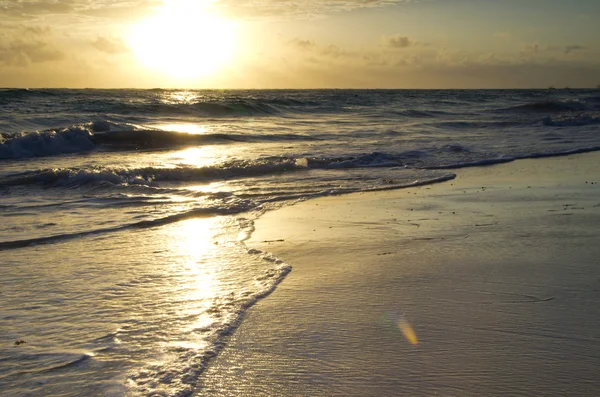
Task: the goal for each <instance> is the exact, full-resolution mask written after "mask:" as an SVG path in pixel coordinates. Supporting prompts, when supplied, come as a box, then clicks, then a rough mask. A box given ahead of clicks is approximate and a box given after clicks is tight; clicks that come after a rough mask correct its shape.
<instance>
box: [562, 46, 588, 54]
mask: <svg viewBox="0 0 600 397" xmlns="http://www.w3.org/2000/svg"><path fill="white" fill-rule="evenodd" d="M585 49H586V47H584V46H582V45H577V44H576V45H568V46H566V47H565V54H570V53H572V52H575V51H581V50H585Z"/></svg>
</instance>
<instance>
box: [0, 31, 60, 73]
mask: <svg viewBox="0 0 600 397" xmlns="http://www.w3.org/2000/svg"><path fill="white" fill-rule="evenodd" d="M3 37H4V40H2V41H1V42H0V62H1V63H4V64H7V65H13V66H27V65H28V64H29V63H44V62H52V61H60V60H63V59H64V58H65V54H64V52H63V51H61V50H60V49H59V47H58V45H57V44H56V43H55V42H54V39H53V32H52V30H51V29H50V28H47V27H36V26H28V27H23V26H21V27H20V29H18V30H17V31H15V32H14V33H13V35H12V36H9V37H8V38H6V37H7V36H6V35H4V36H3Z"/></svg>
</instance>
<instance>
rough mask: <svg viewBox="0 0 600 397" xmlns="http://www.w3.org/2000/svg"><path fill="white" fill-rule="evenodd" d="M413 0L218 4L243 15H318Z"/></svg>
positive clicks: (229, 0) (224, 0)
mask: <svg viewBox="0 0 600 397" xmlns="http://www.w3.org/2000/svg"><path fill="white" fill-rule="evenodd" d="M410 1H411V0H303V1H297V0H220V1H218V3H217V5H218V7H219V8H222V9H224V10H226V11H227V12H228V13H230V14H232V15H235V16H241V17H265V16H267V17H268V16H275V17H281V16H292V15H293V16H316V15H323V14H327V13H330V12H336V11H350V10H354V9H358V8H375V7H384V6H389V5H395V4H402V3H408V2H410Z"/></svg>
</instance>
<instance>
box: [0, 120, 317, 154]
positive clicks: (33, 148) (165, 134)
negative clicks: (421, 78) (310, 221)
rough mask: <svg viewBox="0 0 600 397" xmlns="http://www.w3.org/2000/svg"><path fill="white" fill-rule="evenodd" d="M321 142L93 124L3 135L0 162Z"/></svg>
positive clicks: (284, 136)
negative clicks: (106, 152) (102, 149)
mask: <svg viewBox="0 0 600 397" xmlns="http://www.w3.org/2000/svg"><path fill="white" fill-rule="evenodd" d="M298 140H306V141H312V140H319V138H317V137H310V136H307V135H301V134H254V135H252V134H225V133H222V134H221V133H207V134H189V133H185V132H177V131H167V130H161V129H151V128H147V127H144V126H137V125H133V124H117V123H111V122H105V121H102V122H91V123H85V124H78V125H73V126H70V127H66V128H59V129H51V130H46V131H35V132H25V133H18V134H0V159H4V160H5V159H21V158H30V157H46V156H55V155H61V154H72V153H82V152H87V151H91V150H94V149H96V148H98V147H101V146H104V147H105V148H110V149H113V150H137V149H167V148H177V147H186V146H198V145H215V144H226V143H230V142H270V141H298Z"/></svg>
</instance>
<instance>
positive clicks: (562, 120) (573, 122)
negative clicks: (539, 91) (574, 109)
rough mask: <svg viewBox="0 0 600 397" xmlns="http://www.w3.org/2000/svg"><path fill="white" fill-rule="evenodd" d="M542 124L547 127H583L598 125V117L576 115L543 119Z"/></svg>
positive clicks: (599, 120)
mask: <svg viewBox="0 0 600 397" xmlns="http://www.w3.org/2000/svg"><path fill="white" fill-rule="evenodd" d="M542 124H543V125H545V126H548V127H583V126H587V125H594V124H600V116H599V115H590V114H577V115H571V114H570V115H566V116H558V117H550V116H548V117H545V118H544V119H543V120H542Z"/></svg>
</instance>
